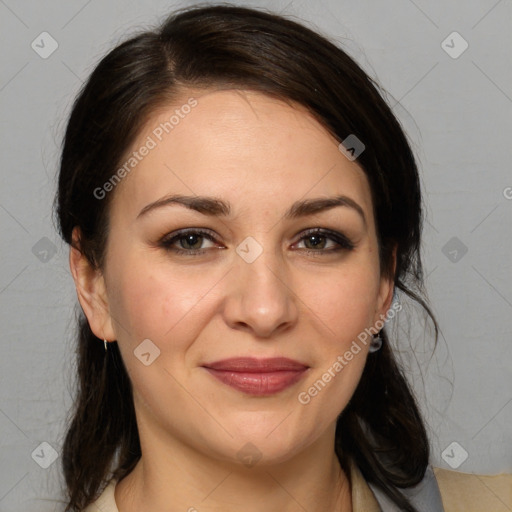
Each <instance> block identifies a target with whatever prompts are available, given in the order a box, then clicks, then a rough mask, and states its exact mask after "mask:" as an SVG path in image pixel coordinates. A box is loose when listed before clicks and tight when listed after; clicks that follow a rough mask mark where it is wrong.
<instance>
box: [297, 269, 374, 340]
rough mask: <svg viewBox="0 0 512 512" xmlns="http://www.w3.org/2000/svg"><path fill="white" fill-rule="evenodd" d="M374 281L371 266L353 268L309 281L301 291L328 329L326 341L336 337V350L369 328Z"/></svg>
mask: <svg viewBox="0 0 512 512" xmlns="http://www.w3.org/2000/svg"><path fill="white" fill-rule="evenodd" d="M377 280H378V275H377V273H376V272H375V271H374V269H373V267H372V265H354V266H351V267H350V268H349V267H347V268H346V269H344V270H343V271H341V272H339V274H337V275H333V274H330V275H329V276H326V278H325V279H322V280H320V281H318V280H317V281H316V282H311V283H310V286H309V288H305V289H304V294H305V296H307V299H305V300H304V302H306V303H307V304H308V305H309V307H310V308H311V309H312V310H313V311H314V313H315V316H317V317H318V318H319V319H321V320H322V323H323V324H324V326H325V327H326V328H327V327H328V328H329V329H328V330H327V329H326V330H327V332H328V333H330V336H329V338H330V339H332V337H333V336H335V337H336V341H337V342H338V343H337V345H338V347H337V348H340V344H341V345H343V344H345V343H347V342H348V343H350V341H351V340H352V339H354V338H355V337H357V335H358V334H359V333H360V332H361V331H362V330H364V329H365V328H367V327H370V326H371V322H372V320H373V316H374V312H375V308H376V306H377V296H378V283H377Z"/></svg>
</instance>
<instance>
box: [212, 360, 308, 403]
mask: <svg viewBox="0 0 512 512" xmlns="http://www.w3.org/2000/svg"><path fill="white" fill-rule="evenodd" d="M203 368H205V369H206V370H207V371H208V372H209V373H210V375H212V376H213V377H214V378H216V379H218V380H219V381H221V382H222V383H224V384H226V385H228V386H230V387H232V388H235V389H237V390H239V391H242V392H243V393H246V394H249V395H256V396H268V395H273V394H275V393H278V392H279V391H282V390H284V389H286V388H288V387H290V386H292V385H293V384H295V383H297V382H298V381H299V380H301V379H302V377H303V376H304V374H305V373H306V371H307V370H308V369H309V367H308V366H307V365H304V364H302V363H299V362H298V361H294V360H293V359H288V358H286V357H274V358H269V359H256V358H251V357H241V358H232V359H223V360H222V361H215V362H213V363H207V364H204V365H203Z"/></svg>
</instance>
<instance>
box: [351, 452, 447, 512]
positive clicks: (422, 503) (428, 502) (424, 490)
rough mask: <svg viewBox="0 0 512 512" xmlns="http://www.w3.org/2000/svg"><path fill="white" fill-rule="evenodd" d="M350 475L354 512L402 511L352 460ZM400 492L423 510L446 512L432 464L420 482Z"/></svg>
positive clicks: (427, 511)
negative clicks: (370, 481) (368, 480)
mask: <svg viewBox="0 0 512 512" xmlns="http://www.w3.org/2000/svg"><path fill="white" fill-rule="evenodd" d="M350 476H351V480H352V486H351V492H352V511H353V512H400V509H399V507H398V505H396V504H394V503H393V502H392V501H391V500H390V499H389V498H388V497H387V496H386V495H385V494H384V493H383V492H382V491H381V490H380V489H379V488H378V487H376V486H375V485H374V484H371V483H368V482H366V480H365V479H364V477H363V475H362V473H361V471H360V470H359V468H358V467H357V465H356V464H355V462H353V461H352V460H351V461H350ZM400 492H401V493H402V494H404V495H405V496H406V497H407V498H409V500H410V502H411V503H412V504H413V505H414V506H415V507H416V508H417V509H418V510H421V511H422V512H444V508H443V502H442V500H441V493H440V492H439V486H438V485H437V480H436V478H435V475H434V472H433V470H432V467H431V466H430V465H429V466H428V467H427V470H426V472H425V476H424V477H423V480H422V481H421V482H420V483H418V484H417V485H415V486H414V487H409V488H406V489H400Z"/></svg>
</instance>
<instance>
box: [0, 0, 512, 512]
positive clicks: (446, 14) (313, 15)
mask: <svg viewBox="0 0 512 512" xmlns="http://www.w3.org/2000/svg"><path fill="white" fill-rule="evenodd" d="M187 4H188V2H182V3H178V2H172V1H157V0H144V1H140V2H135V1H133V0H131V1H122V0H111V1H103V2H100V1H98V0H90V1H88V2H87V1H83V0H73V1H69V0H68V1H63V0H52V1H46V2H35V1H28V0H23V1H15V0H0V28H1V31H0V34H1V39H2V40H1V44H2V46H1V48H2V52H1V77H0V101H1V111H2V115H1V144H2V150H1V152H0V159H1V173H2V174H1V176H2V182H1V183H2V185H1V195H0V225H1V229H2V237H1V261H2V267H1V274H0V302H1V315H2V316H1V325H2V357H0V369H1V373H0V433H1V436H0V512H14V511H20V510H23V511H26V512H30V511H36V510H37V511H51V510H59V508H58V506H57V505H56V504H55V502H52V500H54V499H55V498H56V497H58V488H59V485H60V482H61V475H60V458H58V459H57V460H56V461H55V462H54V463H53V464H52V465H50V467H49V468H48V469H43V468H41V467H40V466H39V465H38V464H37V463H36V461H35V460H37V454H40V459H39V460H42V458H43V456H42V455H41V453H44V457H46V458H48V456H49V453H50V448H48V446H46V445H43V447H40V446H39V445H40V443H42V442H47V443H49V445H51V446H52V447H53V448H54V449H55V450H56V451H57V453H58V452H59V450H60V446H61V443H62V437H63V433H64V431H63V424H64V419H65V416H66V413H67V409H68V407H69V406H70V405H71V394H70V393H71V389H72V388H71V383H72V377H73V367H72V366H71V362H72V359H73V356H72V350H73V347H72V343H73V328H74V317H73V307H74V304H75V300H76V295H75V291H74V286H73V282H72V279H71V276H70V273H69V269H68V248H67V247H66V246H64V245H62V244H61V242H60V239H59V238H58V236H57V235H56V232H55V230H54V227H53V224H52V219H51V206H52V201H53V194H54V191H55V176H56V172H57V167H58V157H59V146H60V141H61V137H62V133H63V129H64V127H65V122H66V117H67V115H68V113H69V109H70V106H71V102H72V100H73V98H74V96H75V94H76V93H77V91H78V89H79V87H80V86H81V84H82V81H83V80H84V79H85V78H86V77H87V76H88V74H89V73H90V72H91V71H92V69H93V66H94V65H95V64H96V63H97V61H98V60H99V58H100V57H101V56H103V55H104V54H105V53H106V52H107V51H108V50H109V49H110V48H111V47H112V46H113V45H114V44H116V43H117V42H119V41H120V40H121V39H124V38H125V37H126V36H127V35H129V34H130V33H132V32H133V30H134V29H140V28H142V27H144V26H147V25H151V24H154V23H156V22H158V21H159V20H160V19H161V17H162V15H164V14H166V13H167V12H168V11H169V10H171V9H172V8H173V7H175V6H184V5H187ZM245 5H252V6H261V7H266V8H269V9H272V10H275V11H282V12H283V13H285V14H289V15H293V16H296V17H298V18H299V19H301V20H304V21H306V22H307V23H309V24H310V25H311V26H312V27H313V28H315V27H316V28H318V29H319V30H321V31H322V32H324V33H325V34H326V35H328V36H330V37H331V38H333V39H335V40H336V41H338V42H339V43H340V44H343V45H344V47H345V49H346V50H347V51H348V52H349V53H350V54H351V55H353V56H354V57H355V58H356V59H357V60H358V62H359V63H360V64H361V65H362V66H363V67H364V68H365V69H366V70H367V72H368V73H370V74H371V75H372V76H374V77H377V79H378V80H379V82H380V83H381V84H382V85H383V86H384V87H385V89H386V90H387V91H389V93H390V96H389V101H390V103H391V104H392V105H394V111H395V113H396V114H397V115H398V117H399V118H400V120H401V121H402V123H403V125H404V127H405V128H406V130H407V132H408V135H409V137H410V139H411V141H412V143H413V145H414V148H415V151H416V154H417V156H418V159H419V162H420V165H421V172H422V181H423V186H424V191H425V199H426V201H427V207H428V210H427V215H428V222H427V223H426V225H425V231H424V249H425V266H426V273H427V274H428V278H427V286H428V291H429V295H430V298H431V302H432V303H433V306H434V310H435V313H436V314H437V317H438V319H439V321H440V324H441V329H442V336H441V339H440V342H439V345H438V349H437V351H436V353H435V355H434V357H433V358H432V360H430V354H431V352H430V351H431V348H432V343H431V341H429V338H428V336H427V337H425V336H422V335H421V328H419V327H417V328H416V329H413V331H416V333H411V337H410V339H411V343H412V345H413V347H414V348H415V350H416V356H415V357H414V356H412V355H411V353H410V352H408V351H407V350H408V349H409V342H408V341H404V340H405V335H404V333H403V332H402V331H401V329H398V332H401V334H402V336H401V338H402V341H401V342H400V346H399V347H397V348H398V350H399V352H400V354H402V357H403V360H404V362H405V363H407V365H408V367H409V371H408V375H409V376H410V378H411V382H412V383H413V384H414V386H415V388H416V389H417V392H418V396H419V397H420V399H421V402H422V408H423V410H424V412H425V414H426V416H427V419H428V423H429V431H430V435H431V437H432V447H433V458H434V460H433V462H434V464H435V465H437V466H441V467H445V468H448V469H451V468H452V467H453V466H454V465H457V470H458V471H464V472H475V473H487V474H489V473H498V472H501V471H508V472H510V471H512V432H511V428H510V425H512V403H511V402H512V363H511V361H512V343H511V341H512V339H511V337H512V335H511V332H512V322H511V317H512V286H511V285H512V272H511V269H512V258H511V246H512V243H511V236H510V233H511V229H510V220H511V217H512V188H511V187H512V173H511V170H510V162H511V160H512V159H511V157H512V155H511V147H512V144H511V142H510V137H511V135H512V130H511V128H512V126H511V125H512V117H511V112H512V88H511V83H512V69H511V48H512V35H511V34H512V30H511V21H512V16H511V13H512V6H511V1H510V0H500V1H496V0H479V1H470V2H468V1H456V2H444V1H442V0H435V1H427V0H415V1H414V2H413V1H412V0H386V1H377V0H374V1H371V0H364V1H360V0H358V1H355V0H352V1H343V0H338V1H335V0H321V1H315V2H307V1H305V0H294V1H291V2H288V1H270V0H269V1H266V2H265V1H258V2H246V3H245ZM44 31H46V32H48V33H50V34H51V36H52V37H53V38H54V39H55V40H56V41H57V43H58V48H57V50H56V51H55V52H54V53H53V54H52V55H51V56H49V57H48V58H47V59H43V58H41V57H40V56H39V55H38V54H37V53H36V52H35V51H34V50H33V49H32V48H31V43H32V41H34V40H36V42H37V41H38V40H39V41H40V39H38V36H39V34H41V32H44ZM453 31H457V32H458V33H460V34H461V36H462V37H463V38H464V39H465V40H466V41H467V42H468V44H469V48H468V49H467V50H466V51H465V52H464V53H462V54H461V55H460V56H459V57H458V58H452V57H451V56H450V55H448V53H446V52H445V51H444V50H443V48H442V41H443V40H445V39H446V38H447V36H448V35H449V34H451V33H452V32H453ZM39 44H41V43H39ZM447 44H448V45H450V46H453V47H454V48H453V49H452V51H457V50H458V49H460V48H461V46H460V41H457V40H456V39H455V40H454V42H453V43H452V42H451V40H450V39H449V40H448V42H447ZM398 101H399V102H400V103H397V102H398ZM44 237H46V238H47V239H48V240H46V239H44V240H42V241H41V239H42V238H44ZM453 237H456V240H455V241H452V242H450V244H449V245H448V246H446V244H447V243H448V242H449V241H450V240H451V239H452V238H453ZM36 244H38V245H36ZM453 244H455V245H453ZM34 246H35V248H34ZM53 247H54V248H55V251H56V252H55V254H53V253H52V248H53ZM464 247H465V248H467V253H465V254H463V255H462V252H463V251H462V252H461V249H462V250H463V249H464ZM454 250H455V251H457V252H453V251H454ZM44 251H46V253H45V252H44ZM461 255H462V257H461ZM452 260H456V261H452ZM401 315H402V313H401ZM400 318H403V317H402V316H400ZM419 320H420V318H418V319H417V320H416V325H419V323H418V322H419ZM452 442H457V443H458V445H451V447H450V444H451V443H452ZM447 447H448V450H447V451H445V452H444V453H445V456H444V457H443V456H442V453H443V451H444V450H445V449H446V448H447ZM41 450H42V452H41ZM33 452H34V456H32V453H33ZM465 452H467V454H468V456H467V459H466V460H465V461H464V462H462V463H460V461H461V460H462V458H463V457H464V454H465ZM448 460H449V461H450V462H451V465H449V464H448V463H447V461H448ZM46 500H49V501H46Z"/></svg>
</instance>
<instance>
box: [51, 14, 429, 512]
mask: <svg viewBox="0 0 512 512" xmlns="http://www.w3.org/2000/svg"><path fill="white" fill-rule="evenodd" d="M187 88H236V89H245V90H255V91H259V92H262V93H264V94H267V95H270V96H273V97H275V98H279V99H282V100H285V101H293V102H296V103H297V104H300V105H302V106H303V107H306V108H307V109H308V111H309V112H310V113H311V114H312V115H313V116H314V117H315V118H316V119H317V120H318V121H319V122H320V123H321V124H322V125H323V126H324V127H325V128H326V129H327V130H328V131H329V132H330V133H331V134H332V135H333V136H334V137H336V139H337V140H339V141H340V142H341V141H343V140H344V139H345V138H346V137H347V136H348V135H350V134H355V135H356V136H357V137H358V138H359V139H360V140H361V141H363V143H364V144H365V146H366V148H365V150H364V152H363V153H362V154H361V155H360V156H359V157H358V163H359V164H360V165H361V167H362V168H363V170H364V172H365V174H366V176H367V178H368V180H369V183H370V187H371V192H372V198H373V206H374V214H375V221H376V227H377V235H378V242H379V257H380V264H381V269H382V271H383V273H384V274H385V275H387V276H389V277H392V278H393V280H394V285H395V289H397V290H400V291H402V292H404V294H406V295H407V296H409V297H410V298H412V299H413V300H414V301H416V302H417V303H419V304H420V305H421V306H422V307H423V308H424V309H425V311H426V312H427V314H428V316H430V318H431V319H432V320H433V322H434V326H435V340H436V342H437V337H438V326H437V322H436V320H435V318H434V315H433V314H432V312H431V310H430V308H429V306H428V303H427V299H426V296H425V291H424V284H423V271H422V261H421V254H420V235H421V229H422V221H423V207H422V201H421V191H420V182H419V176H418V170H417V166H416V162H415V159H414V156H413V154H412V151H411V148H410V146H409V144H408V142H407V139H406V136H405V135H404V133H403V131H402V129H401V127H400V124H399V122H398V121H397V119H396V118H395V116H394V115H393V113H392V111H391V109H390V108H389V106H388V105H387V104H386V102H385V101H384V99H383V97H382V96H381V93H380V89H379V88H378V86H377V85H376V83H375V82H374V81H373V80H372V79H371V78H370V77H369V76H367V74H366V73H365V72H364V71H363V70H362V69H361V68H360V67H359V66H358V65H357V64H356V63H355V62H354V60H353V59H352V58H350V57H349V56H348V55H347V54H346V53H345V52H344V51H343V50H341V49H340V48H339V47H337V46H336V45H335V44H333V43H331V42H330V41H329V40H328V39H327V38H325V37H323V36H321V35H319V34H318V33H316V32H315V31H312V30H310V29H309V28H307V27H305V26H304V25H302V24H300V23H297V22H294V21H291V20H290V19H287V18H285V17H282V16H278V15H275V14H271V13H267V12H263V11H259V10H254V9H248V8H244V7H237V6H226V5H216V6H206V7H204V6H195V7H192V8H188V9H184V10H182V11H178V12H176V13H174V14H172V15H171V16H170V17H169V18H168V19H167V20H165V22H164V23H163V24H162V25H161V26H160V27H158V28H157V29H156V30H154V31H146V32H143V33H141V34H139V35H137V36H134V37H132V38H131V39H129V40H127V41H125V42H123V43H122V44H120V45H119V46H117V47H116V48H114V49H113V50H112V51H111V52H110V53H109V54H108V55H106V56H105V57H104V58H103V59H102V60H101V62H100V63H99V64H98V65H97V67H96V68H95V69H94V71H93V73H92V74H91V76H90V77H89V79H88V81H87V82H86V83H85V84H84V86H83V88H82V90H81V91H80V93H79V94H78V97H77V98H76V100H75V103H74V105H73V108H72V111H71V115H70V118H69V122H68V124H67V129H66V133H65V138H64V142H63V150H62V155H61V162H60V174H59V183H58V192H57V196H56V205H55V206H56V208H55V210H56V215H57V217H58V224H59V230H60V234H61V236H62V238H63V239H64V240H65V241H66V242H67V243H68V244H72V243H73V242H72V230H73V228H74V227H75V226H78V227H79V228H80V240H79V246H78V247H77V248H79V250H81V251H82V252H83V254H85V255H86V256H87V258H88V259H89V261H90V262H91V263H92V264H93V265H94V266H95V267H96V268H100V269H101V268H102V265H103V263H104V255H105V242H106V240H107V236H108V226H109V223H108V214H109V202H110V200H111V198H112V196H113V194H115V191H113V192H112V193H110V194H108V195H107V197H106V198H105V199H103V200H98V199H97V197H96V196H95V194H94V190H95V189H97V187H101V186H102V185H103V184H104V183H105V182H107V180H109V178H111V177H112V175H113V174H114V172H115V171H116V169H117V168H118V165H120V162H121V161H122V157H123V155H124V154H126V152H127V151H128V150H129V148H130V145H131V144H133V142H134V141H135V138H136V136H137V135H138V134H139V133H140V130H141V128H142V127H143V126H144V123H145V122H146V121H147V120H148V118H149V117H150V116H151V114H152V113H154V112H155V111H156V109H158V108H159V107H161V106H164V105H168V104H170V103H171V102H172V101H173V100H175V99H176V98H178V96H180V97H181V96H182V95H183V93H184V92H185V91H186V90H187ZM394 246H396V247H397V264H396V270H395V273H394V276H393V269H392V250H393V247H394ZM78 314H79V318H78V339H77V342H78V347H77V376H78V382H77V392H76V393H77V394H76V399H75V404H74V408H73V411H71V413H70V414H71V416H70V421H69V427H68V430H67V433H66V437H65V441H64V446H63V449H62V462H63V471H64V476H65V479H66V486H67V489H66V491H67V497H66V503H67V505H66V512H67V511H79V510H82V509H83V508H84V507H86V506H87V505H88V504H89V503H91V502H92V501H93V500H94V499H95V498H96V497H97V496H98V494H99V493H100V492H101V490H102V489H103V487H104V485H105V484H106V483H107V482H108V480H109V479H110V478H112V477H113V478H116V479H118V480H120V479H122V478H123V477H124V476H126V475H127V474H128V473H130V472H131V471H132V470H133V468H134V466H135V465H136V463H137V461H138V460H139V458H140V456H141V448H140V442H139V436H138V431H137V424H136V418H135V411H134V406H133V396H132V388H131V382H130V379H129V377H128V374H127V372H126V369H125V366H124V364H123V361H122V358H121V356H120V353H119V349H118V347H117V343H111V344H110V348H109V351H108V355H105V351H104V348H103V343H102V342H101V340H99V339H98V338H97V337H96V336H95V335H94V334H93V332H92V331H91V329H90V327H89V324H88V322H87V319H86V318H85V316H84V314H83V312H82V311H78ZM382 335H383V339H384V342H383V346H382V349H381V350H379V351H377V352H375V353H371V354H370V355H369V356H368V359H367V363H366V366H365V369H364V372H363V375H362V377H361V380H360V382H359V385H358V387H357V389H356V391H355V393H354V395H353V397H352V398H351V400H350V402H349V404H348V405H347V407H346V408H345V409H344V411H343V412H342V413H341V414H340V416H339V417H338V420H337V429H336V445H335V449H336V453H337V455H338V457H339V459H340V464H341V465H342V467H343V469H344V470H345V472H346V473H347V474H349V466H348V461H349V459H353V460H354V461H355V463H356V464H357V465H358V466H359V468H360V469H361V471H362V473H363V475H364V477H365V478H366V480H367V481H368V482H372V483H374V484H375V485H376V486H378V487H379V488H381V489H382V490H383V492H384V493H385V494H386V495H387V496H388V497H389V498H390V499H391V500H392V501H393V502H394V503H396V504H397V505H398V506H399V507H400V508H401V510H406V511H412V512H414V511H415V508H414V507H413V506H412V505H411V504H410V503H409V501H408V500H407V498H406V497H405V496H404V495H403V494H402V493H401V492H400V490H399V489H400V488H405V487H409V486H413V485H415V484H417V483H418V482H419V481H420V480H421V479H422V478H423V476H424V474H425V470H426V467H427V465H428V463H429V442H428V438H427V433H426V428H425V426H424V422H423V420H422V418H421V414H420V411H419V408H418V405H417V403H416V400H415V398H414V395H413V393H412V391H411V389H410V387H409V385H408V383H407V381H406V379H405V377H404V374H403V371H402V369H401V366H400V365H399V364H398V362H397V361H396V360H395V357H394V355H393V353H392V351H391V348H390V346H389V339H388V336H387V334H386V332H385V330H383V334H382Z"/></svg>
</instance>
